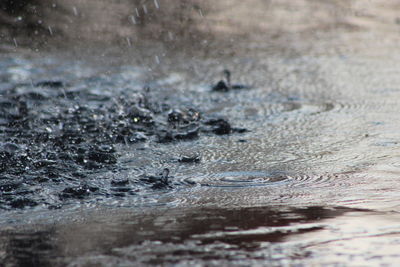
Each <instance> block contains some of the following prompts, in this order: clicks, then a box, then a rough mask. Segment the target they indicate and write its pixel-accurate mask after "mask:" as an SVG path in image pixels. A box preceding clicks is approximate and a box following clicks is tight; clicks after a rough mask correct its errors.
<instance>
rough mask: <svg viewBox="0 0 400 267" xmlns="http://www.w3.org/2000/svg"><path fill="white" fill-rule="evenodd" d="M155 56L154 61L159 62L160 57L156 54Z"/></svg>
mask: <svg viewBox="0 0 400 267" xmlns="http://www.w3.org/2000/svg"><path fill="white" fill-rule="evenodd" d="M155 58H156V63H157V64H160V58H159V57H158V56H157V55H156V56H155Z"/></svg>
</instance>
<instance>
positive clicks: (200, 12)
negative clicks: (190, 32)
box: [199, 8, 203, 17]
mask: <svg viewBox="0 0 400 267" xmlns="http://www.w3.org/2000/svg"><path fill="white" fill-rule="evenodd" d="M199 14H200V17H203V11H202V10H201V9H200V8H199Z"/></svg>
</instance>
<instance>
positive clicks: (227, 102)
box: [0, 1, 400, 266]
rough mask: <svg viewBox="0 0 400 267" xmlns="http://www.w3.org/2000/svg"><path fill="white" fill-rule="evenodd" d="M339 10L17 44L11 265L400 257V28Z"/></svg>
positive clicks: (4, 193)
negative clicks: (164, 33)
mask: <svg viewBox="0 0 400 267" xmlns="http://www.w3.org/2000/svg"><path fill="white" fill-rule="evenodd" d="M160 2H162V1H160ZM266 2H268V4H267V3H266ZM283 2H285V1H283ZM311 2H312V3H311ZM333 2H335V3H336V4H332V5H333V6H332V7H331V6H329V4H326V3H314V2H313V1H301V4H298V6H296V5H294V4H288V3H286V2H285V3H286V4H278V3H275V1H265V2H263V1H251V3H252V5H245V4H242V3H239V2H237V3H236V4H237V5H234V6H231V5H229V4H227V3H225V2H224V1H222V2H221V3H225V5H222V6H219V5H220V4H218V5H217V7H219V8H220V9H218V8H215V9H216V10H217V11H218V12H217V11H214V13H212V12H210V13H209V14H207V13H205V14H203V13H201V12H200V13H199V11H198V7H197V6H196V8H197V9H194V10H195V11H196V13H195V14H196V16H198V18H197V19H203V20H204V24H201V25H202V26H203V27H204V28H206V29H207V30H208V31H209V32H208V33H207V34H211V33H213V34H214V36H213V38H211V37H210V39H205V40H204V42H203V43H201V45H202V46H201V48H199V47H195V48H193V51H191V50H190V49H188V47H194V46H196V45H199V44H198V43H196V42H197V39H196V41H195V43H190V41H188V40H186V39H185V42H187V43H185V42H183V41H182V44H179V45H182V46H184V47H186V48H185V49H184V50H185V51H182V49H177V48H176V47H173V48H171V47H164V46H163V45H164V43H163V42H162V41H157V42H160V43H157V42H155V43H153V44H149V46H148V47H147V46H146V47H142V46H140V45H138V46H137V47H136V46H135V44H134V38H133V39H132V40H129V43H124V47H123V49H124V53H122V55H123V56H122V57H121V56H120V55H121V53H120V51H119V52H118V53H117V52H115V55H112V53H108V52H107V51H99V50H95V49H94V50H93V51H96V53H95V54H96V55H101V54H102V52H104V54H103V56H95V57H91V56H86V55H82V54H84V53H83V52H82V54H79V53H78V56H76V51H75V52H74V53H72V52H71V53H68V51H67V52H65V51H64V52H63V53H59V54H57V55H55V54H53V53H50V52H41V53H36V52H30V51H28V50H22V49H21V50H19V49H15V51H13V50H12V49H10V48H9V47H6V46H5V48H4V49H5V51H8V52H3V53H2V54H1V56H0V111H1V113H0V163H1V164H0V214H1V216H0V233H1V234H0V240H1V241H0V263H4V264H8V265H6V266H54V265H57V266H58V265H59V266H138V265H167V266H169V265H177V266H188V265H195V266H217V265H219V266H232V265H238V266H249V265H252V266H257V265H259V266H266V265H271V266H326V265H332V266H333V265H334V266H348V265H354V266H365V265H385V264H386V265H393V266H395V265H396V263H397V262H398V261H399V254H398V247H399V246H400V223H399V219H400V218H399V212H400V193H399V192H400V187H399V175H400V164H399V159H400V156H399V155H400V154H399V151H400V150H399V148H400V147H399V146H400V145H399V144H400V117H399V110H400V103H399V99H400V87H399V84H400V78H399V77H400V76H399V69H400V63H399V62H400V53H399V52H400V51H399V49H398V46H397V44H398V41H399V40H398V37H397V35H398V30H399V28H398V27H399V25H398V20H396V18H395V15H393V12H392V11H391V10H390V9H391V8H393V7H392V6H389V7H387V6H385V5H383V4H382V5H381V4H378V3H373V1H372V2H371V3H370V4H369V5H368V6H367V7H365V9H364V7H363V8H361V7H360V6H359V3H360V1H354V2H352V3H353V4H350V5H349V6H347V4H346V3H344V2H342V1H333ZM157 3H158V2H157ZM299 3H300V2H299ZM385 3H386V1H385ZM158 4H159V3H158ZM320 5H322V7H321V6H320ZM149 6H150V5H149ZM339 7H340V8H339ZM262 8H269V9H268V10H270V11H269V12H271V13H268V14H269V15H271V14H272V15H273V14H275V15H274V16H272V15H271V16H272V17H273V18H275V19H273V20H272V21H271V22H270V23H269V24H268V23H267V22H264V20H266V18H265V14H264V13H262V14H261V13H260V12H259V11H257V10H262ZM315 8H316V10H318V12H316V13H315V14H317V15H316V16H315V17H312V18H309V19H308V18H307V16H308V15H307V14H310V12H311V11H313V10H315ZM331 8H336V9H337V12H338V14H340V16H339V15H338V16H334V15H332V14H336V13H334V12H332V13H330V12H328V11H327V10H331ZM350 10H351V11H352V12H350ZM357 12H358V13H357ZM311 13H312V12H311ZM277 14H278V15H277ZM301 14H303V15H301ZM318 14H319V15H318ZM389 18H390V19H389ZM263 19H264V20H263ZM300 21H301V22H302V24H301V23H300ZM196 22H198V21H197V20H196ZM228 22H229V23H228ZM246 29H247V32H248V33H247V34H239V33H241V32H243V31H246ZM197 30H199V31H200V30H203V31H204V29H203V28H202V27H200V28H199V29H197ZM237 31H239V33H238V32H237ZM218 35H220V36H218ZM204 36H208V35H204ZM228 37H229V38H228ZM205 38H206V37H205ZM170 41H171V40H170ZM130 42H132V43H130ZM208 42H210V44H208ZM139 46H140V47H139ZM118 49H119V48H115V50H118ZM110 50H113V49H110ZM125 50H126V51H125ZM188 51H189V52H188ZM107 53H108V54H107ZM105 54H107V55H105ZM225 68H228V69H229V70H230V71H231V73H232V83H233V84H244V85H247V86H249V88H246V89H242V90H235V89H232V90H229V91H228V92H214V91H212V90H211V88H212V85H213V84H215V83H216V82H218V80H220V79H221V76H222V74H221V73H222V71H223V69H225ZM165 168H168V170H169V175H168V176H167V175H165V172H164V174H160V173H162V172H163V170H164V169H165ZM0 265H1V264H0Z"/></svg>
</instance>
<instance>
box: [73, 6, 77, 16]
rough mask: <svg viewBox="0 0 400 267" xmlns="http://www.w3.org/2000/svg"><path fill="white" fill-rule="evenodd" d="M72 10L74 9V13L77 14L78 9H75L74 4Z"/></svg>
mask: <svg viewBox="0 0 400 267" xmlns="http://www.w3.org/2000/svg"><path fill="white" fill-rule="evenodd" d="M72 10H73V11H74V15H75V16H78V9H76V6H73V7H72Z"/></svg>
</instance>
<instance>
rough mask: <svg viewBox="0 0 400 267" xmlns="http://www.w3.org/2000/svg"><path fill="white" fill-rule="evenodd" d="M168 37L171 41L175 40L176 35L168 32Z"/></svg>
mask: <svg viewBox="0 0 400 267" xmlns="http://www.w3.org/2000/svg"><path fill="white" fill-rule="evenodd" d="M168 37H169V39H170V40H171V41H172V40H174V35H173V34H172V32H168Z"/></svg>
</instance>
